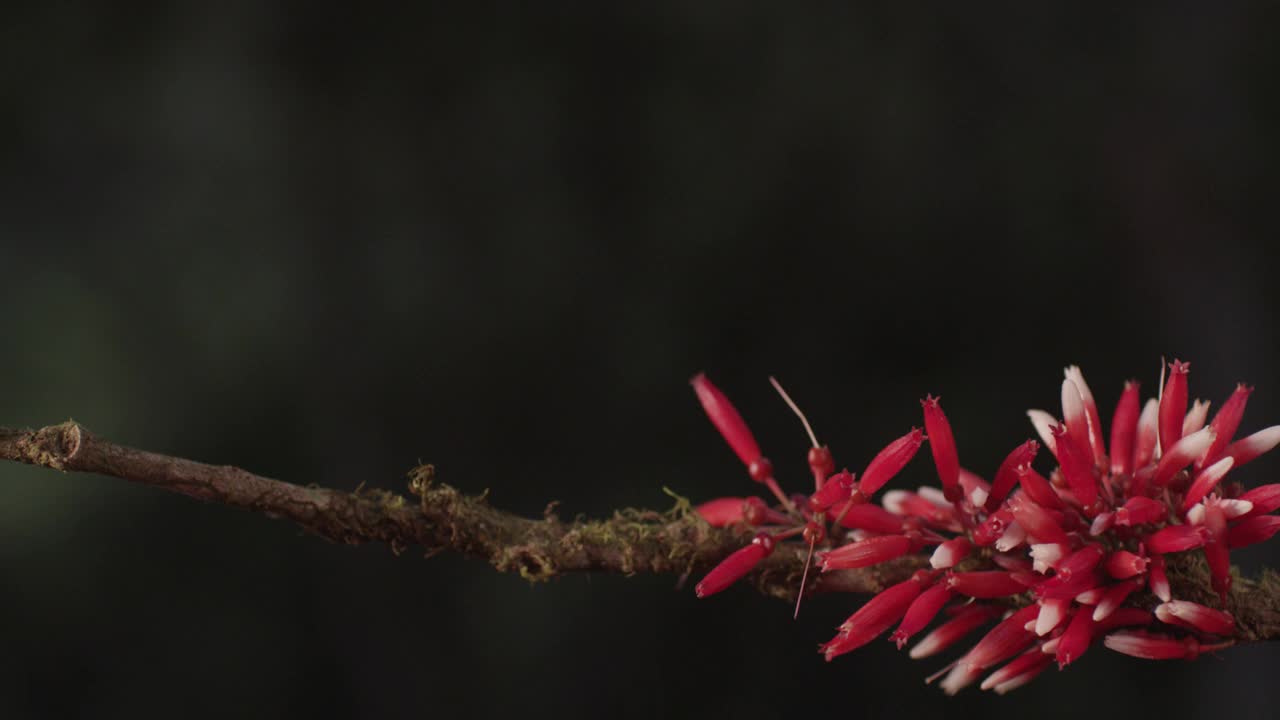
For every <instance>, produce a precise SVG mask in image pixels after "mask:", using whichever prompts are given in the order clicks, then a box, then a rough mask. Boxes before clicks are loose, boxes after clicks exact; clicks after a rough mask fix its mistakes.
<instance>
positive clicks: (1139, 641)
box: [1102, 630, 1200, 660]
mask: <svg viewBox="0 0 1280 720" xmlns="http://www.w3.org/2000/svg"><path fill="white" fill-rule="evenodd" d="M1102 644H1103V645H1106V646H1107V647H1108V648H1110V649H1112V650H1115V651H1116V652H1118V653H1123V654H1125V655H1132V656H1133V657H1136V658H1142V659H1144V660H1194V659H1195V658H1196V656H1197V655H1199V654H1200V648H1199V643H1198V642H1197V641H1196V639H1195V638H1193V637H1187V638H1183V639H1181V640H1175V639H1173V638H1171V637H1169V636H1167V635H1156V634H1153V633H1147V632H1142V631H1141V630H1121V631H1120V632H1115V633H1111V634H1110V635H1108V636H1106V637H1105V638H1103V640H1102Z"/></svg>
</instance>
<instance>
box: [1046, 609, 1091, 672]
mask: <svg viewBox="0 0 1280 720" xmlns="http://www.w3.org/2000/svg"><path fill="white" fill-rule="evenodd" d="M1093 628H1094V622H1093V613H1092V612H1090V611H1089V610H1088V608H1080V609H1079V610H1076V614H1075V615H1072V616H1071V622H1070V623H1069V624H1068V625H1067V631H1066V632H1065V633H1063V634H1062V639H1061V640H1059V641H1058V650H1057V652H1056V653H1054V655H1055V656H1056V657H1057V659H1058V669H1059V670H1061V669H1063V668H1065V667H1066V666H1068V665H1070V664H1071V663H1073V662H1075V661H1076V660H1078V659H1080V656H1081V655H1083V654H1084V653H1085V651H1086V650H1088V649H1089V643H1091V642H1093Z"/></svg>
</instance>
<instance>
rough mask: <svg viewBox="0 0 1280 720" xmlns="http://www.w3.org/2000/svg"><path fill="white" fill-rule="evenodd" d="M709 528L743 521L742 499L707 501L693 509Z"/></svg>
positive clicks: (725, 498)
mask: <svg viewBox="0 0 1280 720" xmlns="http://www.w3.org/2000/svg"><path fill="white" fill-rule="evenodd" d="M694 510H696V511H697V512H698V514H699V515H701V516H702V519H703V520H706V521H707V523H708V524H709V525H711V527H725V526H726V525H732V524H734V523H740V522H742V521H743V517H742V498H740V497H722V498H716V499H714V500H708V501H706V502H704V503H702V504H701V505H699V506H697V507H696V508H694Z"/></svg>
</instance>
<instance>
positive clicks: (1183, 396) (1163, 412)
mask: <svg viewBox="0 0 1280 720" xmlns="http://www.w3.org/2000/svg"><path fill="white" fill-rule="evenodd" d="M1190 371H1191V363H1184V362H1182V361H1180V360H1174V361H1173V362H1171V363H1169V377H1168V378H1167V379H1166V380H1165V384H1164V391H1163V392H1162V393H1161V395H1160V447H1161V449H1163V451H1164V452H1165V453H1166V454H1167V453H1168V452H1169V448H1171V447H1173V445H1174V443H1176V442H1178V440H1179V439H1180V438H1181V437H1182V419H1183V417H1184V416H1186V414H1187V373H1188V372H1190Z"/></svg>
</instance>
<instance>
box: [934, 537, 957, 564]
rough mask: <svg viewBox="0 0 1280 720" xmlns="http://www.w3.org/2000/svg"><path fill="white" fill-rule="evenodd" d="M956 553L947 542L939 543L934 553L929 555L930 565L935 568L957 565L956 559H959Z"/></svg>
mask: <svg viewBox="0 0 1280 720" xmlns="http://www.w3.org/2000/svg"><path fill="white" fill-rule="evenodd" d="M956 554H957V553H956V551H955V549H954V548H951V547H948V546H947V545H946V544H945V543H944V544H942V545H939V546H938V547H937V549H935V550H934V551H933V555H930V556H929V565H930V566H931V567H932V568H933V569H934V570H945V569H947V568H950V567H955V564H956V561H957V560H958V558H957V557H956Z"/></svg>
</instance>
